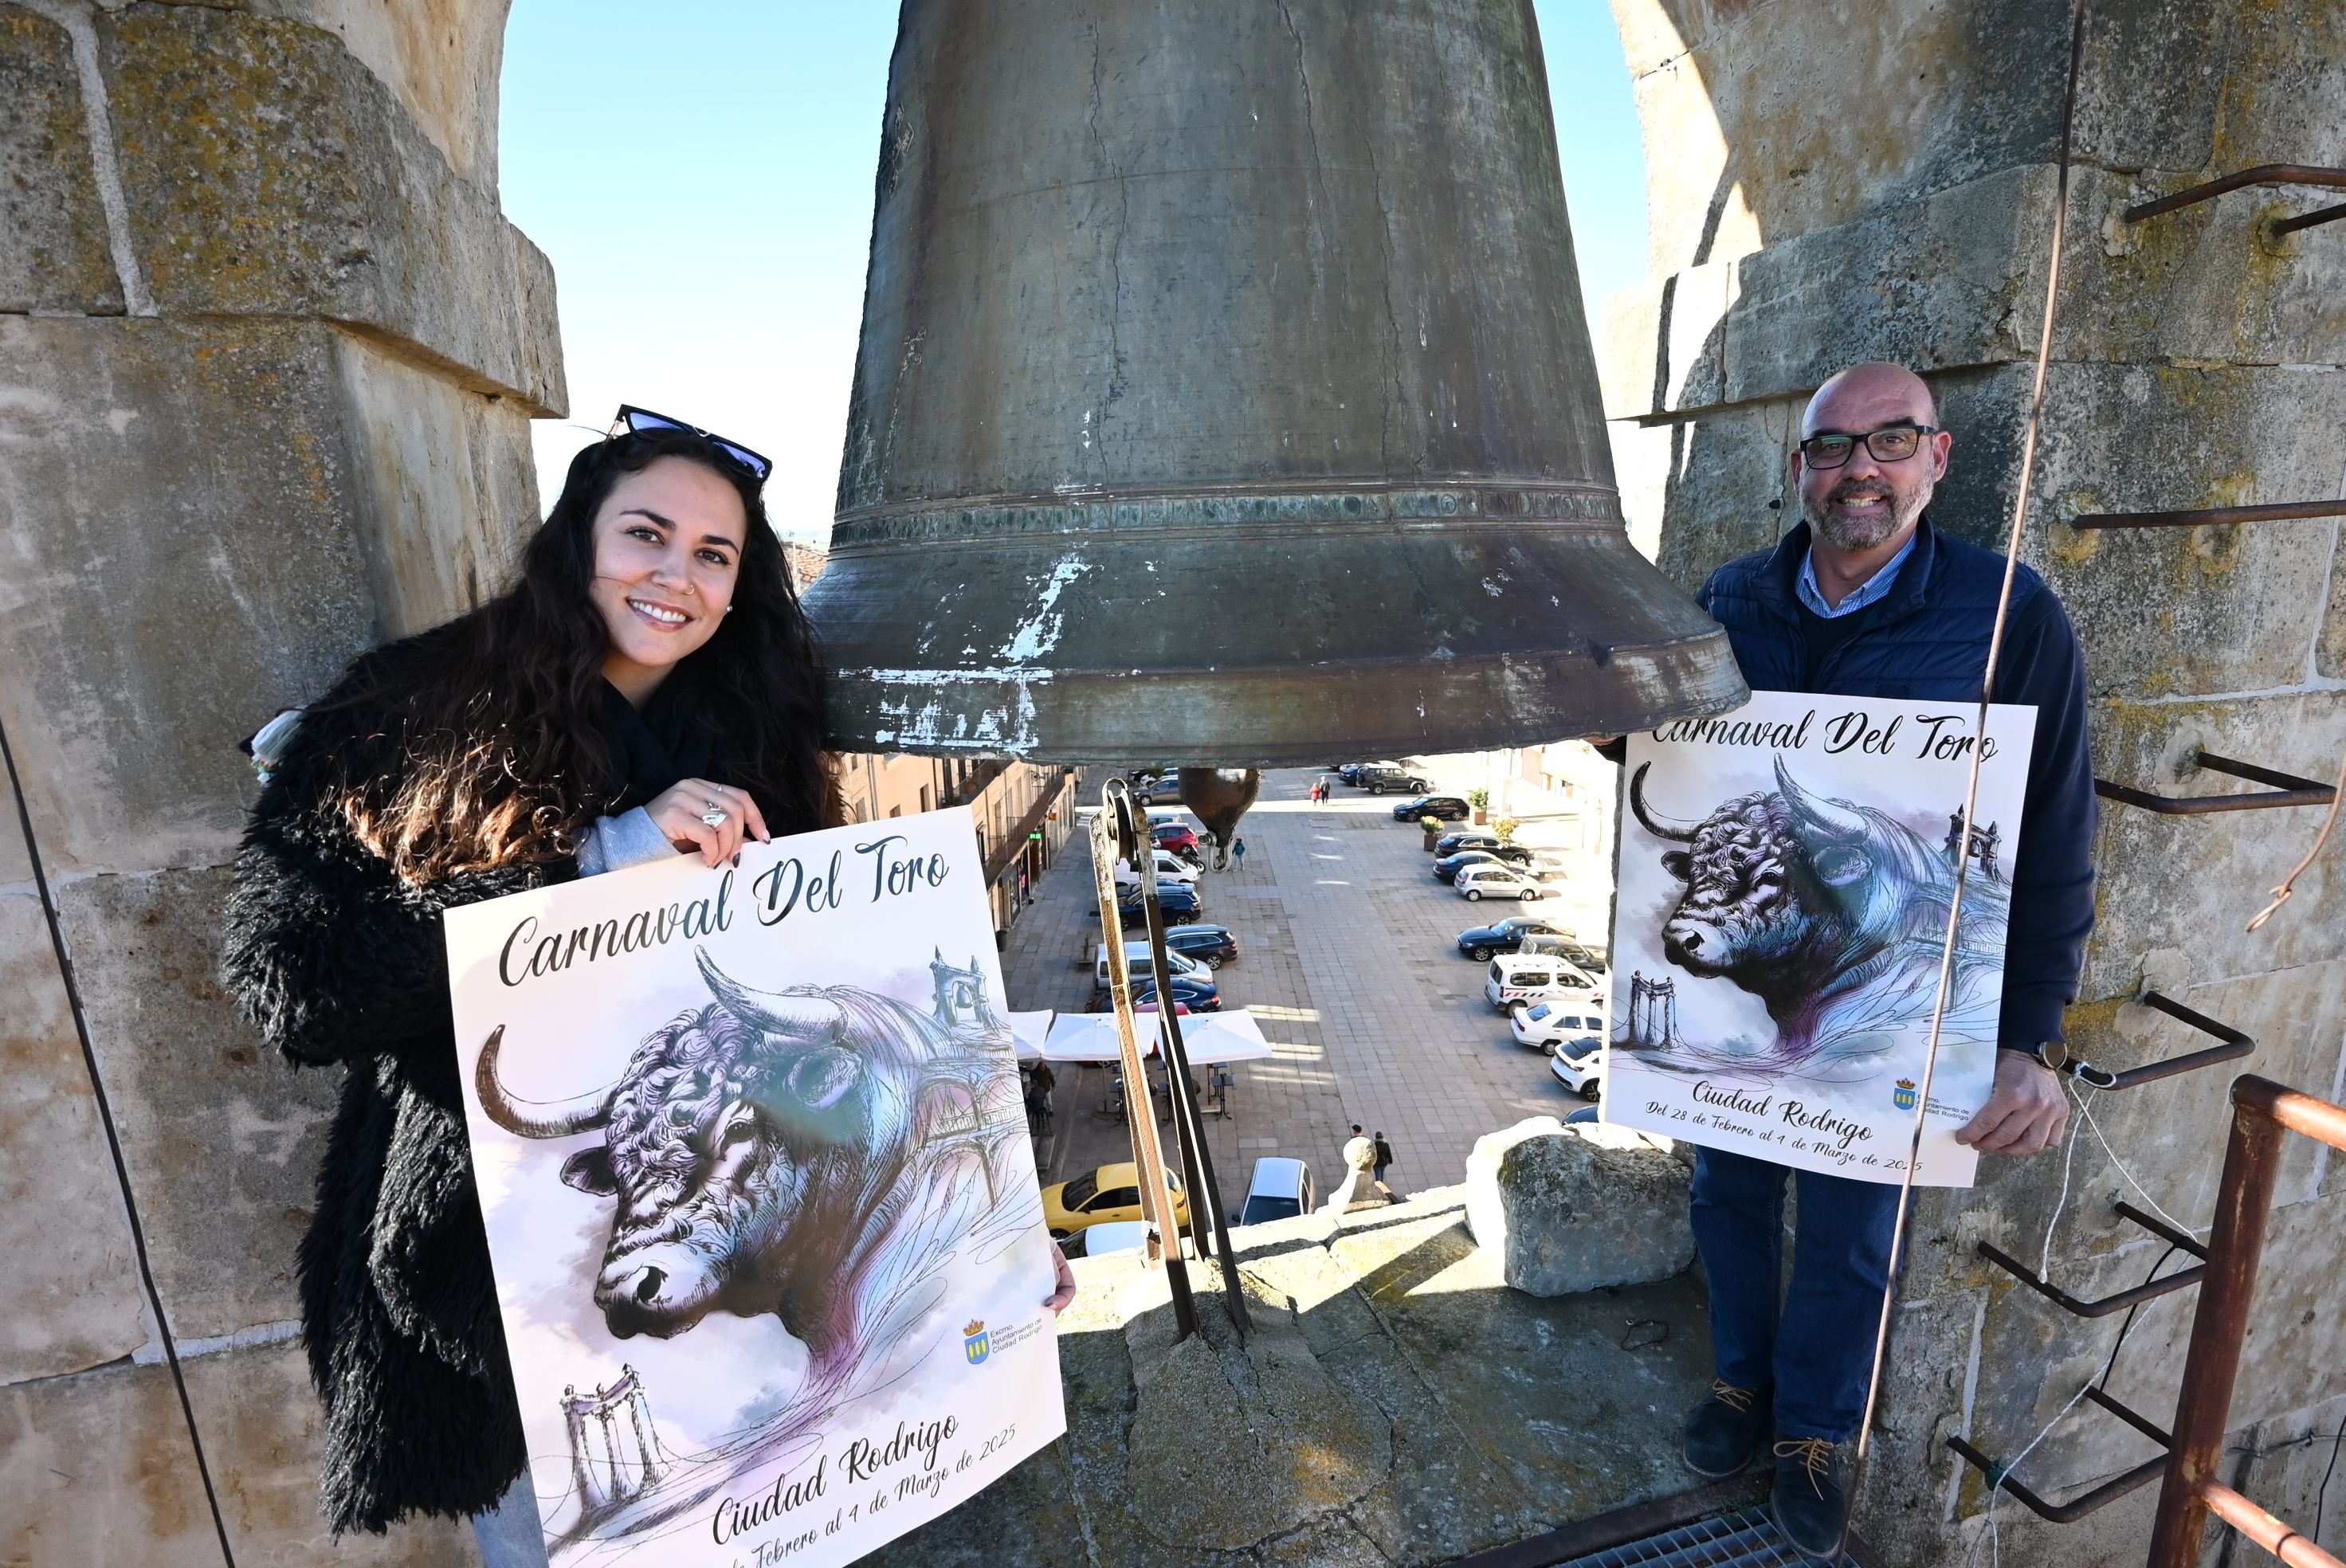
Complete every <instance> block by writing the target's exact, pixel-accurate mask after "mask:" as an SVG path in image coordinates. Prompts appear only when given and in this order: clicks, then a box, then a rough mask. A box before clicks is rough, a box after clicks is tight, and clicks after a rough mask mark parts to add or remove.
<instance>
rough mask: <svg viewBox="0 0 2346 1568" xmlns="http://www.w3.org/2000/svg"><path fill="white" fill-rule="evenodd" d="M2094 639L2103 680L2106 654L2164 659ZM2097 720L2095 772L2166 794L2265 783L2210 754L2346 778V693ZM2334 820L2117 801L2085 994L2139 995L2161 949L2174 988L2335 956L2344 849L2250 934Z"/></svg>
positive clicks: (2343, 911) (2310, 812)
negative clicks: (2149, 959)
mask: <svg viewBox="0 0 2346 1568" xmlns="http://www.w3.org/2000/svg"><path fill="white" fill-rule="evenodd" d="M2301 629H2302V628H2300V630H2301ZM2086 636H2087V637H2088V643H2087V657H2088V660H2089V667H2088V672H2089V676H2090V675H2091V661H2092V660H2093V659H2094V657H2095V650H2096V649H2099V648H2107V649H2108V650H2110V651H2109V652H2108V653H2107V654H2106V656H2104V661H2103V662H2106V663H2108V664H2111V665H2116V666H2117V667H2120V669H2121V670H2122V671H2123V670H2125V669H2126V668H2127V667H2130V666H2136V665H2142V664H2148V663H2153V662H2156V661H2154V660H2150V659H2146V658H2142V657H2138V656H2133V655H2131V654H2130V649H2129V645H2127V643H2125V642H2123V641H2117V640H2109V641H2105V640H2104V639H2103V638H2102V637H2101V636H2099V635H2098V627H2097V626H2096V624H2095V622H2093V621H2088V622H2087V623H2086ZM2092 728H2093V733H2094V770H2095V771H2096V773H2097V774H2099V775H2101V776H2102V777H2103V778H2106V779H2115V780H2117V781H2118V782H2120V783H2124V784H2130V785H2133V786H2135V787H2136V788H2137V789H2147V790H2150V791H2152V792H2154V793H2157V794H2161V795H2218V794H2225V793H2229V792H2230V791H2233V790H2238V789H2258V788H2261V786H2258V785H2252V784H2249V782H2248V781H2247V780H2245V779H2234V778H2232V777H2231V776H2229V774H2222V773H2210V772H2208V771H2207V770H2205V769H2201V768H2199V767H2198V765H2197V763H2196V762H2195V761H2194V759H2195V758H2196V757H2197V755H2198V753H2199V752H2200V751H2201V750H2202V749H2205V750H2208V751H2212V752H2214V753H2215V754H2216V755H2218V756H2219V757H2235V758H2239V759H2245V760H2248V761H2251V762H2256V763H2259V764H2262V765H2263V766H2265V767H2268V768H2278V769H2285V770H2287V771H2290V772H2295V773H2300V774H2306V775H2310V776H2313V777H2316V778H2324V779H2327V778H2333V777H2335V769H2336V767H2337V764H2338V758H2339V756H2340V754H2341V752H2346V697H2341V695H2340V694H2338V693H2335V692H2309V693H2306V694H2303V695H2284V696H2276V697H2232V698H2229V699H2215V700H2208V701H2204V702H2159V703H2135V702H2113V703H2104V704H2099V705H2096V708H2095V709H2094V713H2093V718H2092ZM2320 826H2321V808H2319V807H2292V808H2290V809H2282V810H2264V811H2228V812H2221V813H2218V814H2215V815H2211V816H2202V817H2175V816H2161V815H2158V814H2157V813H2155V812H2151V811H2145V810H2142V809H2138V808H2136V807H2133V806H2127V805H2123V804H2120V803H2118V802H2116V801H2109V800H2105V801H2103V802H2102V825H2101V830H2100V832H2099V834H2098V835H2097V836H2096V840H2095V856H2094V863H2095V867H2096V874H2097V876H2098V878H2099V881H2100V887H2099V890H2098V891H2097V894H2096V916H2097V923H2096V929H2095V933H2094V942H2093V945H2092V947H2091V948H2090V949H2089V950H2088V952H2087V958H2086V972H2085V976H2084V979H2083V982H2082V983H2081V986H2080V990H2079V995H2080V996H2081V997H2082V998H2084V999H2085V1000H2086V1001H2087V1002H2095V1001H2099V1000H2103V999H2110V998H2122V997H2128V996H2132V995H2133V994H2134V993H2136V992H2137V990H2138V989H2140V987H2141V985H2142V983H2143V975H2144V967H2143V966H2144V959H2145V955H2147V954H2153V953H2164V954H2165V955H2167V956H2166V957H2165V958H2164V959H2163V960H2162V962H2161V963H2159V964H2158V965H2155V966H2154V969H2155V971H2156V972H2155V973H2154V974H2153V977H2152V978H2153V979H2154V980H2155V981H2157V983H2161V984H2162V985H2163V986H2165V987H2167V988H2168V990H2169V994H2172V993H2173V992H2172V988H2171V982H2172V979H2173V974H2172V973H2170V972H2180V973H2181V975H2182V976H2183V977H2184V979H2185V981H2186V983H2206V982H2208V981H2213V980H2217V979H2219V978H2221V977H2223V976H2226V975H2240V974H2255V973H2258V972H2261V971H2264V970H2269V969H2274V970H2291V971H2295V970H2300V969H2302V968H2303V967H2305V966H2307V965H2311V964H2319V963H2321V962H2324V961H2326V960H2329V959H2331V958H2334V957H2335V956H2336V955H2337V953H2338V932H2340V931H2341V929H2346V873H2341V871H2340V869H2339V868H2340V862H2339V860H2338V859H2337V858H2336V856H2335V854H2334V853H2333V854H2331V855H2325V856H2323V857H2322V858H2321V859H2319V860H2315V861H2314V863H2313V864H2312V865H2310V866H2309V867H2307V868H2306V871H2305V874H2304V875H2303V876H2301V877H2300V878H2299V879H2298V880H2297V886H2296V891H2295V892H2294V893H2293V894H2292V896H2291V897H2290V901H2289V902H2288V903H2287V904H2285V905H2283V906H2282V907H2281V909H2280V911H2279V912H2278V913H2276V914H2275V915H2274V916H2273V918H2272V919H2271V920H2270V921H2267V922H2266V923H2265V925H2264V927H2263V928H2262V929H2261V930H2259V931H2257V932H2249V930H2248V929H2247V927H2248V923H2249V918H2250V917H2251V916H2253V915H2254V914H2255V913H2256V912H2257V911H2258V910H2259V909H2260V908H2262V907H2263V905H2264V903H2265V901H2266V900H2267V899H2268V898H2270V896H2271V894H2270V890H2271V888H2272V887H2273V885H2274V884H2275V883H2276V882H2278V881H2280V879H2281V877H2282V876H2283V875H2285V874H2286V873H2287V872H2288V871H2289V869H2290V867H2291V866H2293V865H2295V864H2296V863H2297V861H2298V859H2299V858H2300V856H2302V855H2303V854H2304V853H2305V851H2306V850H2308V849H2310V847H2311V846H2312V842H2313V835H2314V834H2315V833H2316V832H2317V831H2318V830H2319V829H2320ZM2220 1015H2221V1014H2220V1013H2219V1016H2220ZM2174 1027H2176V1028H2180V1027H2181V1026H2180V1025H2175V1026H2174ZM2122 1044H2126V1045H2127V1046H2128V1047H2129V1048H2128V1049H2127V1050H2126V1051H2124V1052H2122V1053H2121V1054H2120V1056H2119V1064H2121V1065H2131V1064H2133V1063H2134V1062H2135V1061H2137V1060H2147V1057H2143V1056H2139V1055H2137V1054H2136V1052H2137V1051H2138V1050H2139V1049H2140V1048H2141V1047H2140V1046H2139V1045H2137V1044H2135V1043H2134V1042H2132V1041H2122ZM2292 1081H2296V1080H2292ZM2328 1083H2329V1080H2328V1079H2327V1078H2326V1077H2319V1078H2315V1079H2312V1080H2310V1081H2309V1082H2307V1083H2306V1084H2305V1085H2304V1086H2306V1087H2309V1088H2313V1089H2315V1090H2316V1091H2317V1092H2325V1091H2326V1087H2327V1084H2328Z"/></svg>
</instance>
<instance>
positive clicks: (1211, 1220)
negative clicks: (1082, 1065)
mask: <svg viewBox="0 0 2346 1568" xmlns="http://www.w3.org/2000/svg"><path fill="white" fill-rule="evenodd" d="M1154 849H1155V844H1154V842H1153V840H1151V839H1150V838H1149V836H1148V834H1146V833H1144V834H1142V835H1141V837H1140V840H1139V842H1138V843H1137V845H1136V847H1135V848H1134V850H1133V857H1132V869H1133V872H1134V874H1135V875H1137V876H1138V877H1139V878H1140V889H1141V892H1140V907H1141V911H1142V913H1143V915H1144V916H1145V917H1146V918H1147V920H1148V959H1149V971H1150V972H1151V973H1152V974H1153V975H1154V976H1155V977H1156V981H1157V1046H1158V1052H1159V1054H1162V1055H1163V1056H1164V1058H1165V1097H1166V1100H1167V1101H1168V1104H1169V1105H1170V1106H1171V1109H1172V1112H1173V1134H1174V1141H1175V1143H1177V1144H1178V1145H1179V1147H1180V1150H1181V1179H1182V1180H1183V1181H1184V1182H1185V1183H1187V1184H1188V1189H1189V1235H1190V1239H1191V1240H1192V1242H1193V1243H1194V1244H1195V1245H1196V1247H1197V1249H1198V1258H1199V1261H1200V1262H1203V1261H1205V1260H1206V1259H1207V1258H1209V1257H1210V1258H1213V1259H1214V1260H1215V1261H1216V1262H1217V1263H1219V1265H1220V1267H1221V1274H1222V1308H1223V1310H1224V1311H1226V1312H1228V1313H1229V1319H1230V1323H1231V1326H1232V1327H1234V1328H1236V1329H1238V1331H1239V1338H1240V1339H1244V1338H1245V1337H1246V1333H1247V1330H1248V1329H1250V1328H1252V1327H1253V1324H1252V1322H1251V1321H1250V1319H1249V1318H1248V1316H1247V1306H1246V1293H1245V1291H1244V1290H1242V1289H1241V1288H1239V1260H1238V1254H1237V1252H1236V1250H1235V1249H1234V1248H1233V1247H1231V1246H1230V1233H1229V1227H1227V1226H1226V1225H1224V1224H1223V1221H1222V1194H1221V1188H1220V1187H1219V1185H1218V1184H1217V1183H1216V1182H1215V1180H1214V1154H1213V1151H1212V1150H1211V1149H1209V1148H1208V1147H1207V1146H1206V1124H1205V1119H1204V1117H1203V1116H1202V1115H1200V1114H1199V1110H1198V1099H1197V1095H1196V1094H1195V1092H1194V1091H1192V1089H1191V1088H1190V1086H1189V1051H1188V1046H1187V1045H1186V1044H1183V1043H1182V1039H1181V1014H1180V1011H1179V1009H1180V1005H1181V1003H1180V999H1179V998H1178V997H1177V996H1175V995H1174V994H1173V965H1172V960H1171V958H1170V957H1169V956H1168V953H1167V951H1166V944H1165V910H1164V907H1163V905H1162V904H1161V903H1159V901H1158V897H1157V876H1156V873H1155V871H1153V870H1152V871H1146V872H1144V871H1141V869H1140V867H1141V857H1142V856H1143V855H1144V854H1148V853H1151V852H1152V851H1153V850H1154Z"/></svg>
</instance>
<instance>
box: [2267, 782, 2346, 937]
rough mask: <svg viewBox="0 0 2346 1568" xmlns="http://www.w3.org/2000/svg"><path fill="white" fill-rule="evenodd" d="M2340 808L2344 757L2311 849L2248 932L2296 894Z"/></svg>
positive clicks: (2345, 793)
mask: <svg viewBox="0 0 2346 1568" xmlns="http://www.w3.org/2000/svg"><path fill="white" fill-rule="evenodd" d="M2341 806H2346V757H2341V758H2340V759H2338V782H2337V783H2336V784H2335V785H2334V786H2332V787H2331V791H2330V814H2329V815H2328V816H2326V817H2324V818H2322V819H2321V831H2320V832H2319V833H2316V834H2315V835H2314V836H2313V848H2311V849H2310V850H2306V851H2305V859H2303V860H2300V861H2298V862H2297V864H2296V865H2295V866H2293V867H2291V868H2290V873H2289V875H2287V876H2285V877H2283V878H2281V880H2280V886H2279V887H2277V888H2275V889H2273V891H2272V902H2270V903H2269V904H2267V905H2265V907H2264V908H2263V909H2261V910H2259V911H2257V918H2256V919H2254V920H2252V921H2249V930H2250V931H2255V930H2256V929H2257V928H2258V927H2259V926H2261V925H2263V924H2264V923H2265V921H2269V920H2270V919H2272V917H2273V913H2274V911H2277V910H2279V909H2280V906H2281V905H2283V904H2285V903H2287V902H2289V901H2290V895H2291V894H2292V893H2294V892H2296V891H2297V879H2298V878H2300V877H2301V876H2303V875H2304V874H2305V868H2306V867H2308V866H2310V865H2311V864H2313V862H2314V861H2315V860H2317V859H2318V858H2320V856H2321V846H2322V845H2324V844H2327V843H2328V842H2330V830H2331V829H2332V828H2335V827H2336V826H2338V808H2339V807H2341Z"/></svg>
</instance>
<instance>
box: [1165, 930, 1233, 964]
mask: <svg viewBox="0 0 2346 1568" xmlns="http://www.w3.org/2000/svg"><path fill="white" fill-rule="evenodd" d="M1165 945H1166V946H1167V947H1168V948H1170V949H1171V950H1172V951H1173V952H1178V953H1181V954H1184V955H1185V956H1187V957H1189V958H1194V959H1196V960H1198V961H1199V962H1200V963H1203V964H1204V965H1205V966H1206V967H1207V968H1209V969H1219V968H1221V967H1222V965H1224V964H1226V963H1236V962H1238V961H1239V939H1238V938H1237V937H1235V936H1232V935H1231V934H1230V929H1229V927H1228V926H1221V925H1185V926H1182V927H1180V928H1179V929H1178V930H1176V931H1168V932H1166V933H1165Z"/></svg>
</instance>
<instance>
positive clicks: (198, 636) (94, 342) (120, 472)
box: [0, 316, 376, 879]
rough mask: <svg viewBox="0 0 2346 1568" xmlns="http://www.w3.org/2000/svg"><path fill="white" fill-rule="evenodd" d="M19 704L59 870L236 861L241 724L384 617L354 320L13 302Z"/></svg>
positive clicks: (38, 815)
mask: <svg viewBox="0 0 2346 1568" xmlns="http://www.w3.org/2000/svg"><path fill="white" fill-rule="evenodd" d="M0 365H5V366H6V367H7V369H6V372H5V397H0V409H5V412H0V432H5V436H0V439H5V441H6V443H7V451H8V458H7V461H6V462H5V463H0V550H5V553H6V558H7V560H8V563H9V565H8V569H7V571H6V572H5V574H0V669H5V670H6V671H7V672H8V679H7V680H6V681H5V683H0V722H5V724H6V726H7V730H8V740H9V744H10V745H11V746H12V747H13V748H15V755H16V766H17V768H18V769H19V770H20V772H21V773H22V774H23V776H24V779H25V786H26V795H27V798H28V800H29V802H30V805H31V809H32V814H33V820H34V823H35V826H36V831H37V832H38V833H39V835H40V839H41V846H42V852H43V854H44V856H45V857H46V861H47V866H48V871H49V875H50V876H51V877H52V878H57V879H63V878H65V877H68V876H70V875H72V874H73V873H75V872H78V871H100V870H108V869H113V868H117V867H135V868H141V869H143V868H146V867H150V866H157V865H164V864H169V863H174V862H179V863H184V862H186V861H188V860H198V861H218V860H226V859H228V858H229V856H230V854H231V853H232V852H233V849H234V845H235V843H236V839H237V835H238V834H239V832H240V831H241V830H242V826H243V822H242V818H243V804H242V803H243V801H244V800H245V799H249V798H250V790H251V789H252V783H251V772H250V768H249V766H248V765H247V763H246V761H245V759H243V757H241V756H240V755H239V754H238V751H237V748H236V743H237V741H238V740H239V739H240V738H242V737H243V736H246V735H249V734H250V733H251V732H252V731H253V730H254V729H255V728H258V727H259V726H260V724H261V723H262V722H264V721H265V720H266V719H267V718H269V716H270V715H271V714H272V713H274V712H276V711H277V710H278V709H279V708H282V707H287V706H291V705H292V704H295V703H300V702H306V701H308V700H309V699H310V698H311V697H314V696H316V695H317V694H318V693H319V692H320V691H321V690H322V689H324V687H325V685H326V683H327V682H328V681H329V680H330V679H331V678H332V677H333V675H334V673H335V672H336V671H337V670H339V669H340V668H341V667H342V664H343V663H344V662H345V661H346V660H348V659H349V658H350V657H352V655H353V654H355V653H357V652H358V651H359V650H360V649H362V648H363V647H367V646H368V645H369V644H370V643H372V642H373V641H374V640H375V636H376V632H375V626H374V617H373V612H372V606H370V605H369V604H368V602H367V594H366V589H365V575H364V570H363V567H362V563H361V560H360V557H359V554H358V550H357V542H356V541H355V540H354V539H353V538H352V526H351V516H352V512H353V511H354V510H355V509H356V504H355V498H354V496H353V494H352V481H351V474H350V465H349V461H348V459H347V457H346V456H345V454H344V453H345V448H344V440H343V430H342V420H341V419H340V417H339V410H340V408H341V403H342V398H341V395H340V385H339V382H340V376H339V370H338V366H337V364H336V361H335V354H334V338H333V334H332V333H331V331H329V330H327V329H325V328H323V327H315V326H302V325H294V324H287V323H281V322H220V321H211V322H206V323H203V324H202V325H201V326H189V325H179V324H174V323H167V322H161V321H123V320H112V321H101V320H78V321H60V320H48V319H30V320H28V319H26V318H24V317H21V316H18V317H11V316H0Z"/></svg>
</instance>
